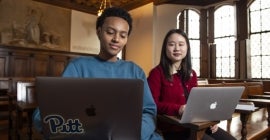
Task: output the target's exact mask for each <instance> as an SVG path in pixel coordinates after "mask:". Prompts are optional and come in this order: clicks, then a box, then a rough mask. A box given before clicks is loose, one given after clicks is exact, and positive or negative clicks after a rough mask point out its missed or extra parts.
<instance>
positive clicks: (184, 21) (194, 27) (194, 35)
mask: <svg viewBox="0 0 270 140" xmlns="http://www.w3.org/2000/svg"><path fill="white" fill-rule="evenodd" d="M178 28H181V29H183V30H184V31H185V32H186V33H187V35H188V38H189V41H190V50H191V60H192V68H193V69H194V70H195V71H196V73H197V76H198V77H199V76H200V58H201V56H200V15H199V13H198V12H196V11H194V10H191V9H185V10H183V11H182V12H181V13H180V16H179V24H178Z"/></svg>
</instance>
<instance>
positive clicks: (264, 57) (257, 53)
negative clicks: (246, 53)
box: [249, 0, 270, 79]
mask: <svg viewBox="0 0 270 140" xmlns="http://www.w3.org/2000/svg"><path fill="white" fill-rule="evenodd" d="M269 17H270V1H269V0H254V1H253V3H252V4H251V5H250V7H249V21H250V22H249V23H250V25H249V26H250V32H249V38H250V55H251V78H259V79H264V78H270V18H269Z"/></svg>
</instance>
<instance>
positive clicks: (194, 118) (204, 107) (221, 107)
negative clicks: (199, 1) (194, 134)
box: [180, 86, 245, 123]
mask: <svg viewBox="0 0 270 140" xmlns="http://www.w3.org/2000/svg"><path fill="white" fill-rule="evenodd" d="M244 89H245V87H244V86H239V87H238V86H232V87H194V88H192V89H191V91H190V94H189V98H188V101H187V104H186V108H185V111H184V112H183V115H182V117H181V120H180V123H193V122H206V121H220V120H227V119H229V118H231V117H232V114H233V113H234V111H235V108H236V106H237V104H238V102H239V99H240V98H241V96H242V93H243V91H244Z"/></svg>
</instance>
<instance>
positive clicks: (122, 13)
mask: <svg viewBox="0 0 270 140" xmlns="http://www.w3.org/2000/svg"><path fill="white" fill-rule="evenodd" d="M107 17H119V18H122V19H124V20H125V21H127V23H128V25H129V31H128V35H129V34H130V33H131V30H132V18H131V16H130V14H129V13H128V12H127V11H126V10H124V9H122V8H118V7H110V8H106V9H105V10H104V11H103V13H102V14H101V15H100V16H99V17H98V18H97V21H96V29H98V27H101V26H102V25H103V24H104V20H105V19H106V18H107Z"/></svg>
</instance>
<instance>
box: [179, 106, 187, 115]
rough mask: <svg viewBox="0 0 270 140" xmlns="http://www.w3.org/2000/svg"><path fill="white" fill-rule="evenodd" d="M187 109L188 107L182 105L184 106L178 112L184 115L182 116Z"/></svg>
mask: <svg viewBox="0 0 270 140" xmlns="http://www.w3.org/2000/svg"><path fill="white" fill-rule="evenodd" d="M185 108H186V105H182V106H181V107H180V108H179V111H178V113H179V115H182V114H183V112H184V110H185Z"/></svg>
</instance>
